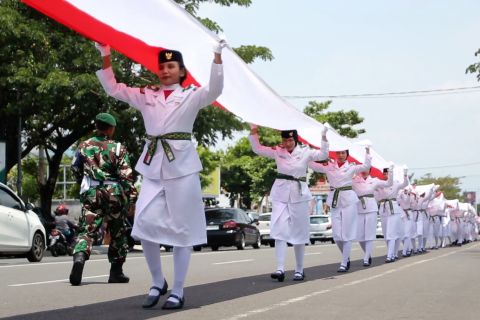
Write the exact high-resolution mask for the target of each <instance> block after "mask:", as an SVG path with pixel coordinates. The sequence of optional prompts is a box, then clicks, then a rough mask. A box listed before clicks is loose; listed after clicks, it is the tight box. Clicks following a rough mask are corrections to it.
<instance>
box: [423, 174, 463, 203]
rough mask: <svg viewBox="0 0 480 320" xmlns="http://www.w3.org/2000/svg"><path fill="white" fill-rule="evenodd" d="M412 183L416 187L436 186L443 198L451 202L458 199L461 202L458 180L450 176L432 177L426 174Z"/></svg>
mask: <svg viewBox="0 0 480 320" xmlns="http://www.w3.org/2000/svg"><path fill="white" fill-rule="evenodd" d="M414 183H416V184H418V185H424V184H431V183H433V184H437V185H439V186H440V189H439V190H440V191H441V192H443V195H444V196H445V198H447V199H450V200H453V199H460V200H461V201H462V200H463V196H462V194H461V193H460V191H461V188H460V178H458V177H451V176H450V175H448V176H445V177H434V176H432V174H431V173H427V174H425V175H424V176H422V177H421V178H420V179H415V181H414Z"/></svg>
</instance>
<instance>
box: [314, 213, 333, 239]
mask: <svg viewBox="0 0 480 320" xmlns="http://www.w3.org/2000/svg"><path fill="white" fill-rule="evenodd" d="M316 241H330V242H331V243H335V241H334V240H333V233H332V220H331V218H330V216H328V215H313V216H310V243H311V244H315V242H316Z"/></svg>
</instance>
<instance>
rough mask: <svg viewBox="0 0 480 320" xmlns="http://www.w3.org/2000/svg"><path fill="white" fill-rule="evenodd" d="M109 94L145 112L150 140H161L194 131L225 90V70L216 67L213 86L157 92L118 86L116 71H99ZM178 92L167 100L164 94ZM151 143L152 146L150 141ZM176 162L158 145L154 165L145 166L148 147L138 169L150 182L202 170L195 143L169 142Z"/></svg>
mask: <svg viewBox="0 0 480 320" xmlns="http://www.w3.org/2000/svg"><path fill="white" fill-rule="evenodd" d="M97 77H98V79H99V80H100V83H101V84H102V86H103V88H104V90H105V92H106V93H107V94H108V95H109V96H112V97H114V98H116V99H118V100H121V101H124V102H126V103H128V104H129V105H130V106H132V107H133V108H135V109H137V110H138V111H140V112H141V114H142V117H143V122H144V124H145V130H146V132H147V134H148V135H150V136H160V135H163V134H166V133H172V132H187V133H191V132H192V130H193V123H194V122H195V119H196V117H197V114H198V112H199V111H200V109H201V108H203V107H206V106H208V105H209V104H211V103H212V102H214V101H215V100H216V99H217V98H218V96H220V94H221V93H222V90H223V66H222V65H221V64H216V63H212V68H211V72H210V82H209V83H208V85H206V86H204V87H201V88H197V87H193V86H191V87H188V88H183V87H181V86H180V85H179V84H176V85H173V86H169V87H165V88H162V87H161V88H160V89H158V90H153V89H149V88H131V87H128V86H127V85H125V84H123V83H118V82H117V80H116V79H115V75H114V74H113V71H112V68H107V69H102V70H99V71H97ZM170 89H171V90H174V91H173V92H172V93H171V94H170V95H169V96H168V97H167V98H166V99H165V94H164V91H163V90H170ZM147 142H150V141H149V140H148V139H147ZM168 143H169V144H170V146H171V148H172V151H173V154H174V156H175V160H173V161H172V162H169V161H168V159H167V156H166V155H165V152H164V149H163V147H162V145H161V143H160V141H158V144H157V149H156V152H155V154H154V156H153V159H152V161H151V163H150V165H147V164H145V163H144V162H143V159H144V158H145V155H146V153H147V149H148V143H146V144H145V146H144V148H143V153H142V155H141V156H140V158H139V161H138V162H137V165H136V166H135V169H136V170H137V171H138V172H140V173H141V174H143V175H144V176H145V177H147V178H149V179H160V178H163V179H174V178H178V177H183V176H186V175H189V174H192V173H195V172H200V171H201V170H202V164H201V162H200V158H199V156H198V154H197V151H196V149H195V145H194V144H193V142H192V141H188V140H168Z"/></svg>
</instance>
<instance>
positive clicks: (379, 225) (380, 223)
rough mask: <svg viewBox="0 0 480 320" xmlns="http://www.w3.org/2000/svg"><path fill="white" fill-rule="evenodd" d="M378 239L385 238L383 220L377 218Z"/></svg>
mask: <svg viewBox="0 0 480 320" xmlns="http://www.w3.org/2000/svg"><path fill="white" fill-rule="evenodd" d="M377 238H383V229H382V219H381V218H377Z"/></svg>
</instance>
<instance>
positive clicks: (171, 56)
mask: <svg viewBox="0 0 480 320" xmlns="http://www.w3.org/2000/svg"><path fill="white" fill-rule="evenodd" d="M171 61H176V62H178V64H179V65H180V66H181V67H183V66H184V63H183V57H182V54H181V53H180V51H176V50H162V51H160V52H159V53H158V63H159V64H160V63H165V62H171Z"/></svg>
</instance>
